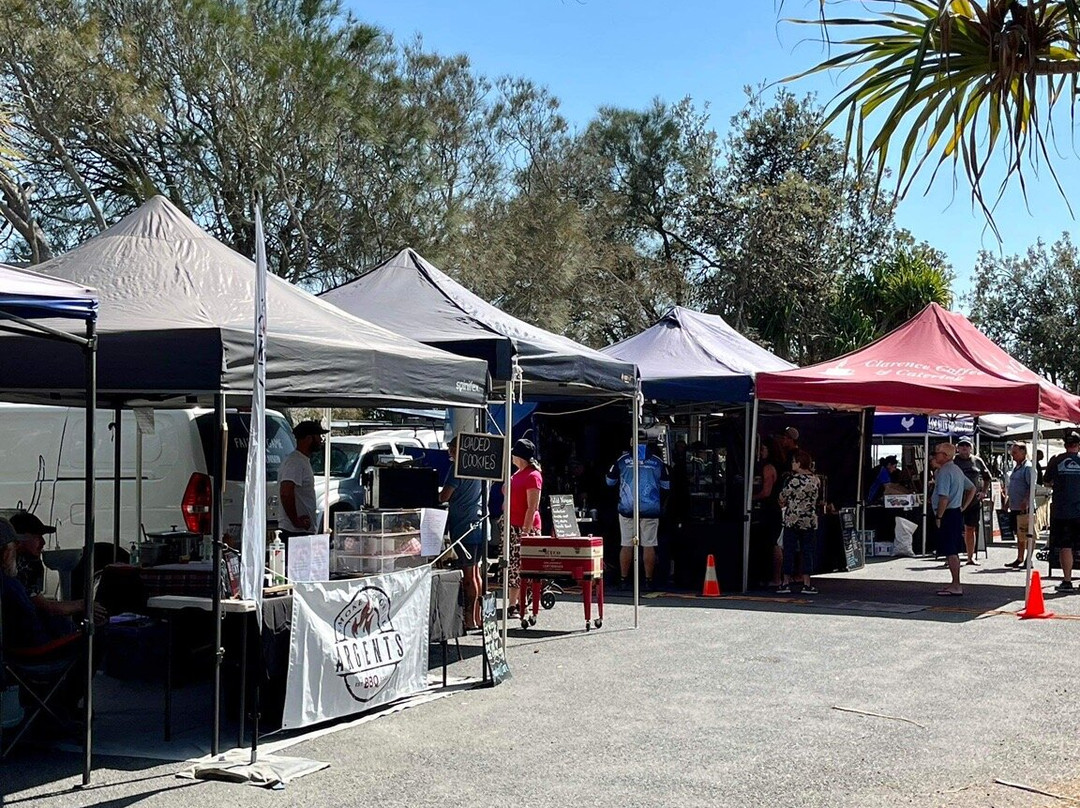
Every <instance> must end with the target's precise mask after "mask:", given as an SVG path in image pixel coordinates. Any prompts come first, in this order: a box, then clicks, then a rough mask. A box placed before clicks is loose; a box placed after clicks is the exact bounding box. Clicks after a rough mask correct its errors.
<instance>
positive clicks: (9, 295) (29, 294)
mask: <svg viewBox="0 0 1080 808" xmlns="http://www.w3.org/2000/svg"><path fill="white" fill-rule="evenodd" d="M97 310H98V301H97V296H96V295H95V294H94V292H93V290H91V289H89V288H87V287H85V286H83V285H81V284H76V283H69V282H68V281H63V280H60V279H58V278H50V277H49V276H48V275H42V274H41V273H40V272H34V271H32V270H29V269H19V268H18V267H12V266H8V265H7V264H0V319H3V320H9V321H14V322H19V321H28V320H40V319H49V318H53V317H59V318H63V319H68V320H71V319H76V320H84V321H86V320H93V319H94V318H95V317H96V316H97ZM20 325H22V326H23V328H26V329H29V330H31V331H40V330H43V329H42V325H41V324H38V323H29V322H27V323H20ZM5 330H8V329H5Z"/></svg>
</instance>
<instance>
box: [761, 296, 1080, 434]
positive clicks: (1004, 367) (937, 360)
mask: <svg viewBox="0 0 1080 808" xmlns="http://www.w3.org/2000/svg"><path fill="white" fill-rule="evenodd" d="M755 396H756V397H757V398H758V399H759V400H763V401H791V402H797V403H800V404H818V405H826V406H834V407H835V406H840V407H843V406H851V407H888V408H889V409H897V410H902V411H904V412H918V413H941V412H963V413H970V414H972V415H980V414H987V413H995V412H1010V413H1017V414H1020V415H1038V416H1041V417H1044V418H1050V419H1053V420H1055V421H1078V420H1080V397H1077V396H1074V395H1072V394H1071V393H1068V392H1066V391H1064V390H1062V389H1061V388H1060V387H1057V386H1056V385H1053V384H1051V383H1050V382H1048V381H1047V380H1046V379H1044V378H1043V377H1042V376H1040V375H1038V374H1037V373H1035V372H1033V371H1031V370H1028V369H1027V368H1026V367H1024V366H1023V365H1022V364H1020V363H1019V362H1017V361H1016V360H1015V359H1013V358H1012V357H1011V356H1009V355H1008V354H1007V353H1005V351H1003V350H1002V349H1001V348H999V347H998V346H997V345H995V344H994V343H993V342H992V341H991V340H990V338H989V337H987V336H986V335H985V334H983V333H982V332H981V331H979V329H977V328H976V327H975V326H973V325H972V324H971V323H970V322H968V320H967V318H965V317H964V316H963V315H961V314H957V313H955V312H951V311H946V310H945V309H943V308H941V307H940V306H938V305H937V304H936V303H931V304H930V305H929V306H927V307H926V308H925V309H923V310H922V311H921V312H919V313H918V314H917V315H915V317H913V318H912V319H910V320H909V321H908V322H906V323H904V325H902V326H900V327H899V328H897V329H896V330H895V331H891V332H889V333H888V334H886V335H885V336H884V337H882V338H881V339H879V340H877V341H876V342H872V343H870V344H869V345H867V346H866V347H865V348H862V349H861V350H858V351H853V352H852V353H849V354H844V355H843V356H841V357H838V358H836V359H830V360H829V361H828V362H821V363H819V364H817V365H810V366H808V367H803V368H796V369H794V370H784V371H778V372H775V373H759V374H758V376H757V381H756V385H755Z"/></svg>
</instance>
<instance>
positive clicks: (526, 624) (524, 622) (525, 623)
mask: <svg viewBox="0 0 1080 808" xmlns="http://www.w3.org/2000/svg"><path fill="white" fill-rule="evenodd" d="M531 625H532V623H530V622H529V621H528V619H526V618H524V617H523V618H521V627H522V628H528V627H529V626H531Z"/></svg>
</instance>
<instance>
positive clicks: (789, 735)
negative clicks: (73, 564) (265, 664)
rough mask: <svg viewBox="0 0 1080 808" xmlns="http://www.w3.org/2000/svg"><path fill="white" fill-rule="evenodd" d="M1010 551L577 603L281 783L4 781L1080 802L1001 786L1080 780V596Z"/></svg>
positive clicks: (1009, 805)
mask: <svg viewBox="0 0 1080 808" xmlns="http://www.w3.org/2000/svg"><path fill="white" fill-rule="evenodd" d="M1011 553H1012V551H1010V550H1008V549H1007V548H992V549H991V556H990V559H989V561H984V562H982V565H981V566H980V567H977V568H972V567H966V568H965V570H964V584H965V587H966V593H965V596H964V597H963V598H955V599H946V598H939V597H936V596H935V595H934V592H935V591H936V590H937V588H939V584H940V583H942V582H943V581H945V580H947V572H946V571H945V570H944V569H940V564H939V563H937V562H934V561H933V560H932V559H895V560H891V561H888V562H886V563H875V564H871V565H869V566H868V568H867V569H866V570H864V571H861V572H858V573H853V574H844V575H832V576H822V578H821V579H819V581H818V586H819V588H820V589H821V595H818V596H817V597H816V598H812V597H809V596H808V597H799V596H797V595H796V596H793V597H788V598H777V597H772V596H765V597H757V598H754V597H749V598H746V597H724V598H721V599H717V600H705V599H697V598H693V599H691V598H675V597H668V596H664V595H661V596H657V597H650V598H648V599H646V600H645V601H644V602H643V605H642V607H641V609H640V626H641V627H640V628H639V629H638V630H633V629H632V621H633V609H632V607H631V606H630V605H629V603H628V602H627V601H626V600H625V599H622V598H616V599H614V600H613V601H611V602H609V604H608V609H607V614H606V620H605V625H604V628H603V629H601V630H600V631H594V632H591V633H589V634H587V635H586V634H584V633H582V632H581V630H580V628H581V622H582V618H581V609H580V605H578V604H576V603H573V602H563V603H560V604H558V605H557V606H556V608H555V609H554V610H552V611H550V612H545V613H542V615H541V622H540V625H539V626H537V627H536V628H535V629H532V630H530V631H528V632H521V631H516V632H512V633H511V634H512V636H511V640H510V647H509V654H508V656H509V660H510V665H511V668H512V671H513V679H512V680H511V681H509V682H507V683H505V684H504V685H501V686H500V687H498V688H495V689H477V690H469V691H465V692H460V693H457V694H455V695H453V696H451V697H449V698H444V699H441V700H437V701H434V702H431V703H428V704H424V705H421V706H419V707H416V708H414V709H409V710H406V711H404V712H401V713H397V714H395V715H391V716H388V717H385V718H380V719H378V720H376V721H372V722H370V723H367V724H364V725H362V726H359V727H354V728H352V729H348V730H345V731H342V732H338V733H334V734H329V735H324V736H322V737H319V738H316V739H313V740H308V741H303V742H301V743H299V744H298V745H296V746H294V747H292V748H291V749H290V750H289V751H288V752H286V754H291V755H299V756H304V757H310V758H314V759H317V760H324V761H329V762H330V763H331V764H332V765H331V768H329V769H327V770H325V771H322V772H319V773H317V774H314V775H312V776H309V777H306V778H304V779H301V780H298V781H296V782H295V783H292V784H291V785H289V786H288V787H287V788H286V789H284V790H282V791H277V792H272V791H264V790H259V789H254V788H251V787H248V786H239V785H231V784H225V783H214V782H198V783H194V782H192V781H187V780H179V779H176V778H175V776H174V774H175V772H176V771H177V769H178V768H179V767H178V765H177V764H168V765H161V764H159V763H155V762H151V761H144V760H136V759H117V758H100V759H98V760H97V761H96V763H97V766H98V769H97V771H96V772H95V775H94V785H93V786H92V787H91V788H89V789H86V790H74V789H73V786H74V784H75V783H76V782H77V780H78V778H77V777H74V776H72V772H75V771H78V767H79V761H78V757H77V756H75V755H69V754H64V753H57V752H49V753H47V754H46V755H40V753H39V755H38V756H37V757H31V756H29V755H26V754H24V755H23V756H21V757H19V756H17V757H15V758H13V759H12V760H10V761H8V762H7V763H6V764H5V765H4V767H3V769H0V790H2V791H3V792H4V793H5V794H6V795H7V796H6V798H5V800H4V804H5V805H12V806H15V805H18V806H47V807H48V808H54V807H55V808H78V806H90V805H108V806H115V807H116V808H122V806H127V805H132V804H135V803H139V804H140V805H142V804H145V805H147V806H181V805H182V806H192V808H196V807H197V806H213V808H220V806H221V805H222V803H223V802H224V801H227V800H235V799H242V800H243V801H244V803H245V804H246V805H251V806H262V805H286V804H287V805H298V806H304V805H313V806H314V805H318V806H336V805H343V806H344V805H350V806H351V805H360V804H363V805H379V806H427V805H433V806H434V805H440V806H441V805H447V804H450V805H476V804H481V803H490V804H526V803H528V804H530V805H538V806H549V805H550V806H564V805H570V804H573V805H578V806H582V805H620V806H668V805H670V806H686V805H710V806H852V807H853V808H854V806H859V808H873V807H874V806H890V808H891V807H892V806H928V807H929V806H955V807H956V808H968V807H969V806H990V805H993V806H999V807H1000V808H1030V807H1031V806H1043V805H1066V804H1068V803H1067V802H1065V801H1062V800H1056V799H1053V798H1049V797H1045V796H1039V795H1036V794H1032V793H1030V792H1026V791H1022V790H1019V789H1016V788H1011V787H1007V786H1002V785H996V784H995V782H994V781H995V779H998V778H1000V779H1003V780H1007V781H1012V782H1015V783H1021V784H1026V785H1029V786H1032V787H1038V788H1041V789H1043V790H1046V791H1050V792H1054V793H1058V794H1062V795H1080V788H1078V787H1077V786H1076V783H1077V782H1078V781H1080V746H1078V745H1077V743H1076V731H1075V728H1074V718H1073V717H1072V710H1071V707H1072V704H1071V703H1072V702H1073V701H1074V700H1075V695H1076V692H1077V690H1078V688H1080V683H1078V682H1077V681H1076V676H1075V671H1076V662H1075V649H1076V647H1077V641H1076V640H1077V632H1078V631H1080V622H1078V619H1080V596H1073V597H1058V596H1054V595H1053V594H1052V593H1051V588H1052V583H1053V582H1050V583H1047V584H1046V586H1045V589H1046V591H1047V599H1048V606H1049V608H1051V609H1052V610H1054V611H1056V612H1058V614H1059V616H1060V617H1061V618H1063V619H1054V620H1037V621H1021V620H1018V619H1017V618H1016V617H1015V616H1014V615H1013V614H1012V612H1015V611H1016V610H1017V609H1019V608H1020V606H1021V602H1020V600H1021V598H1022V596H1023V574H1022V573H1016V572H1005V571H1004V570H1003V569H1002V568H1001V564H1002V563H1003V562H1004V561H1007V560H1009V559H1010V558H1011ZM1043 568H1044V569H1045V565H1043ZM916 610H917V611H916ZM905 612H906V613H905ZM1070 618H1073V619H1070ZM463 650H464V651H465V653H466V656H467V658H466V660H465V661H463V662H460V663H455V664H454V665H453V666H452V668H451V671H452V673H455V674H459V675H478V673H479V658H478V657H477V656H476V655H475V654H476V651H477V648H476V640H475V638H467V639H466V641H465V642H464V643H463ZM840 707H843V708H847V709H848V710H858V711H864V712H870V713H878V714H880V716H871V715H863V714H860V713H857V712H848V711H842V710H839V709H836V708H840ZM901 719H905V720H901ZM104 720H107V716H102V715H99V721H104Z"/></svg>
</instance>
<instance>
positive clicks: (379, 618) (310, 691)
mask: <svg viewBox="0 0 1080 808" xmlns="http://www.w3.org/2000/svg"><path fill="white" fill-rule="evenodd" d="M430 615H431V568H430V567H428V566H426V565H425V566H423V567H417V568H415V569H407V570H402V571H400V572H393V573H389V574H387V575H375V576H371V577H369V578H361V579H357V580H351V581H331V582H328V583H319V582H311V583H297V584H296V585H295V587H294V589H293V614H292V619H293V625H292V639H291V642H290V647H289V678H288V683H287V685H286V689H285V710H284V714H283V716H282V723H281V726H282V728H283V729H293V728H296V727H306V726H309V725H311V724H317V723H319V722H321V721H329V720H332V719H335V718H341V717H343V716H347V715H352V714H353V713H358V712H362V711H364V710H369V709H371V708H372V707H378V706H380V705H383V704H388V703H389V702H392V701H396V700H397V699H400V698H405V697H406V696H411V695H413V694H415V693H419V692H420V691H421V690H424V689H425V688H426V687H427V669H428V632H429V630H430V627H429V619H430Z"/></svg>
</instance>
